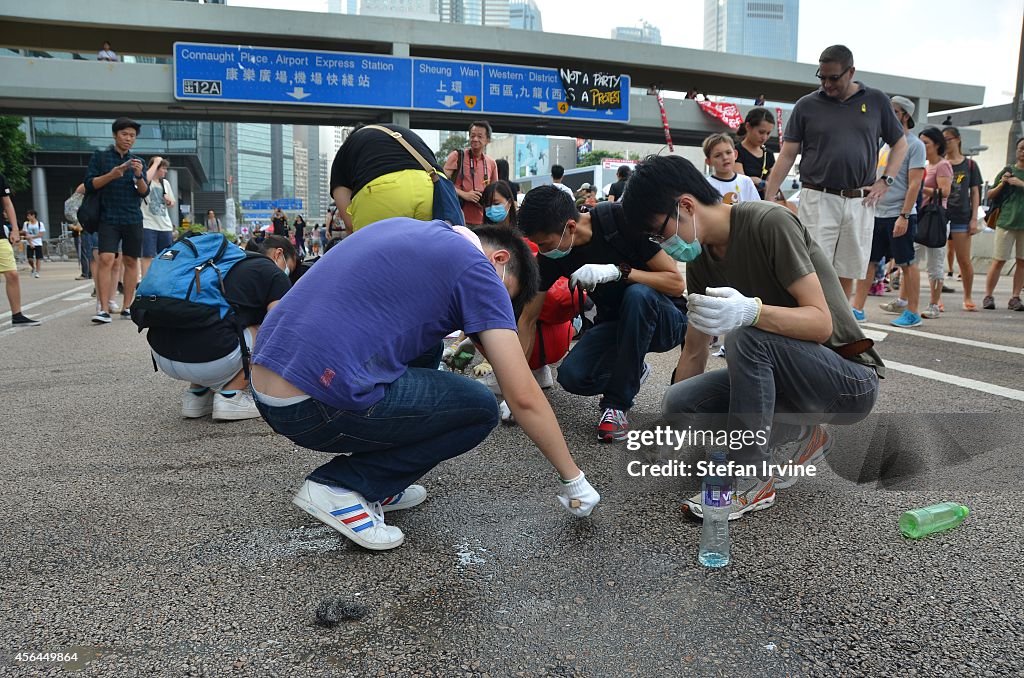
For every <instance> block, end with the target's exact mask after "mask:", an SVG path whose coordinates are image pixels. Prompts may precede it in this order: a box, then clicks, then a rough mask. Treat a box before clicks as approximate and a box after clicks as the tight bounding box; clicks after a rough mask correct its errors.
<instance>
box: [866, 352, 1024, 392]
mask: <svg viewBox="0 0 1024 678" xmlns="http://www.w3.org/2000/svg"><path fill="white" fill-rule="evenodd" d="M885 366H886V368H888V369H891V370H896V371H897V372H906V373H907V374H912V375H914V376H915V377H923V378H925V379H931V380H933V381H941V382H943V383H945V384H951V385H953V386H960V387H961V388H969V389H971V390H973V391H981V392H982V393H988V394H990V395H997V396H1001V397H1003V398H1010V399H1011V400H1017V401H1020V402H1024V391H1018V390H1017V389H1015V388H1006V387H1005V386H996V385H995V384H990V383H988V382H987V381H978V380H977V379H968V378H967V377H958V376H956V375H953V374H943V373H942V372H936V371H935V370H929V369H928V368H925V367H916V366H914V365H905V364H903V363H897V362H893V361H892V360H886V361H885Z"/></svg>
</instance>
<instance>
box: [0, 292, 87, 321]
mask: <svg viewBox="0 0 1024 678" xmlns="http://www.w3.org/2000/svg"><path fill="white" fill-rule="evenodd" d="M91 288H92V283H86V284H85V285H79V286H78V287H72V288H71V289H70V290H65V291H63V292H61V293H60V294H54V295H52V296H49V297H46V298H44V299H40V300H38V301H33V302H32V303H31V304H25V305H24V306H22V307H21V310H22V311H27V310H29V309H30V308H35V307H37V306H42V305H43V304H46V303H49V302H51V301H56V300H58V299H60V298H61V297H66V296H68V295H69V294H74V293H75V292H81V291H82V290H88V289H91ZM10 318H11V312H10V311H7V312H6V313H0V321H4V320H10Z"/></svg>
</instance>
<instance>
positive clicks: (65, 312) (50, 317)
mask: <svg viewBox="0 0 1024 678" xmlns="http://www.w3.org/2000/svg"><path fill="white" fill-rule="evenodd" d="M89 306H92V307H94V308H95V306H96V302H94V301H87V302H85V303H84V304H79V305H78V306H72V307H71V308H65V309H64V310H63V311H57V312H56V313H53V314H51V315H44V316H43V317H42V318H37V320H39V322H46V321H49V320H56V319H57V318H62V317H64V316H66V315H71V314H72V313H74V312H75V311H81V310H82V309H83V308H88V307H89ZM114 322H117V321H116V320H115V321H114ZM30 327H31V326H18V327H9V328H7V329H6V330H3V331H0V337H5V336H7V335H8V334H13V333H14V332H17V331H19V330H27V329H30Z"/></svg>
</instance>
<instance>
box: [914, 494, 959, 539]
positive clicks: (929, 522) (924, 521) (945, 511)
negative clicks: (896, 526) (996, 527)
mask: <svg viewBox="0 0 1024 678" xmlns="http://www.w3.org/2000/svg"><path fill="white" fill-rule="evenodd" d="M969 513H970V509H968V508H967V507H966V506H964V505H963V504H958V503H956V502H955V501H947V502H945V503H942V504H935V505H934V506H925V507H924V508H917V509H913V510H910V511H907V512H906V513H904V514H903V515H902V516H900V532H902V533H903V536H904V537H910V538H911V539H920V538H921V537H925V536H927V535H929V534H932V533H933V532H942V531H943V530H951V529H953V528H954V527H956V526H957V525H959V524H960V523H962V522H964V520H965V519H966V518H967V515H968V514H969Z"/></svg>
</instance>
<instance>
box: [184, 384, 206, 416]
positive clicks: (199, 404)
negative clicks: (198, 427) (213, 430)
mask: <svg viewBox="0 0 1024 678" xmlns="http://www.w3.org/2000/svg"><path fill="white" fill-rule="evenodd" d="M211 412H213V389H212V388H209V389H206V393H202V394H199V393H193V392H192V391H190V390H189V389H185V392H184V393H182V394H181V416H182V417H184V418H185V419H198V418H199V417H205V416H206V415H208V414H210V413H211Z"/></svg>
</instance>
